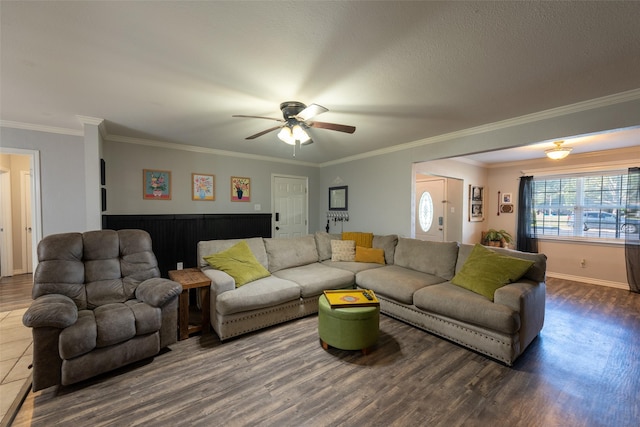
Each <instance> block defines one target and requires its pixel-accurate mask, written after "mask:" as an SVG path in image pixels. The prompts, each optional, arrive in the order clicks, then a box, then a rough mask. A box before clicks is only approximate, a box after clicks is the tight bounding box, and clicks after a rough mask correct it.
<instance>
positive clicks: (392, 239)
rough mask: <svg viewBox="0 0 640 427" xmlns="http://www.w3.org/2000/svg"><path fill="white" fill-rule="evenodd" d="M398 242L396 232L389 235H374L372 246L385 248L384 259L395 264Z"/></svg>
mask: <svg viewBox="0 0 640 427" xmlns="http://www.w3.org/2000/svg"><path fill="white" fill-rule="evenodd" d="M397 244H398V236H397V235H395V234H389V235H387V236H375V235H374V236H373V243H372V247H374V248H381V249H383V250H384V260H385V262H386V263H387V264H393V258H394V255H395V253H396V245H397Z"/></svg>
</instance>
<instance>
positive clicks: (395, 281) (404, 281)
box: [356, 265, 444, 304]
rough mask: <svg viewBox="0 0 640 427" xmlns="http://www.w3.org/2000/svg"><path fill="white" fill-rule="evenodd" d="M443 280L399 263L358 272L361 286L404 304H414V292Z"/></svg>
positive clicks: (359, 285)
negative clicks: (401, 265) (400, 265)
mask: <svg viewBox="0 0 640 427" xmlns="http://www.w3.org/2000/svg"><path fill="white" fill-rule="evenodd" d="M442 282H444V279H442V278H441V277H438V276H435V275H433V274H426V273H422V272H420V271H416V270H411V269H408V268H404V267H399V266H397V265H385V266H384V267H380V268H374V269H371V270H366V271H361V272H359V273H358V274H356V284H357V285H358V287H359V288H363V289H371V290H373V291H374V292H375V293H376V294H377V295H380V296H385V297H387V298H391V299H393V300H396V301H398V302H401V303H403V304H413V293H414V292H415V291H417V290H418V289H421V288H424V287H425V286H429V285H434V284H436V283H442Z"/></svg>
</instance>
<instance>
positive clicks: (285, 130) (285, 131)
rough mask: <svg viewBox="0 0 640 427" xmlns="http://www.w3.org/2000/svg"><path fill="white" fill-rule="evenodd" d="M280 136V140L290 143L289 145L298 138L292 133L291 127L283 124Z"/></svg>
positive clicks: (294, 142)
mask: <svg viewBox="0 0 640 427" xmlns="http://www.w3.org/2000/svg"><path fill="white" fill-rule="evenodd" d="M278 138H280V140H281V141H282V142H284V143H285V144H289V145H295V144H296V139H295V138H294V136H293V134H292V133H291V128H289V126H282V129H280V132H278Z"/></svg>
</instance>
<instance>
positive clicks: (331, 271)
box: [274, 262, 356, 298]
mask: <svg viewBox="0 0 640 427" xmlns="http://www.w3.org/2000/svg"><path fill="white" fill-rule="evenodd" d="M274 275H275V276H278V277H280V278H282V279H286V280H290V281H292V282H295V283H297V284H298V285H300V289H301V291H300V295H301V296H302V297H303V298H307V297H312V296H316V295H320V294H322V291H324V290H325V289H342V288H353V285H354V283H355V277H356V276H355V274H354V273H352V272H350V271H347V270H343V269H339V268H332V267H329V266H327V265H324V264H320V263H318V262H316V263H313V264H307V265H302V266H300V267H294V268H287V269H285V270H280V271H278V272H276V273H274Z"/></svg>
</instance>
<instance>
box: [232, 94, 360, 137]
mask: <svg viewBox="0 0 640 427" xmlns="http://www.w3.org/2000/svg"><path fill="white" fill-rule="evenodd" d="M280 110H281V111H282V116H283V117H284V119H276V118H273V117H262V116H247V115H243V114H234V115H233V116H232V117H246V118H254V119H267V120H275V121H277V122H281V123H282V124H280V125H278V126H274V127H272V128H269V129H265V130H263V131H262V132H258V133H256V134H255V135H251V136H248V137H246V138H245V139H255V138H258V137H259V136H262V135H265V134H267V133H269V132H273V131H274V130H276V129H280V132H278V138H280V139H281V140H282V141H283V142H285V143H286V144H289V145H293V146H295V145H296V142H299V143H300V145H309V144H311V143H313V140H312V139H311V137H310V136H309V134H308V133H307V129H309V128H318V129H329V130H337V131H338V132H346V133H354V132H355V131H356V128H355V126H348V125H339V124H336V123H326V122H316V121H309V120H310V119H312V118H313V117H315V116H317V115H318V114H322V113H326V112H327V111H329V110H328V109H327V108H325V107H323V106H321V105H318V104H311V105H309V106H308V107H307V106H306V105H304V104H303V103H302V102H297V101H287V102H283V103H282V104H280Z"/></svg>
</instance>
